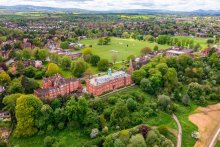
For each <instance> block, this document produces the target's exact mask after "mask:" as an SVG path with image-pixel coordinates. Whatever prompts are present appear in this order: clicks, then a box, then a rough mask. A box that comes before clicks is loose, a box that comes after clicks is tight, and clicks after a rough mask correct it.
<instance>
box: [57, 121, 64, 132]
mask: <svg viewBox="0 0 220 147" xmlns="http://www.w3.org/2000/svg"><path fill="white" fill-rule="evenodd" d="M58 129H59V130H63V129H64V123H63V122H60V123H59V124H58Z"/></svg>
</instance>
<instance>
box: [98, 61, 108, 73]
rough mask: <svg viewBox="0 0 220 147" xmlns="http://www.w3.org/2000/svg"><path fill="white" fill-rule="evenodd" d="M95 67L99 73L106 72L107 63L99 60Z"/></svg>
mask: <svg viewBox="0 0 220 147" xmlns="http://www.w3.org/2000/svg"><path fill="white" fill-rule="evenodd" d="M97 66H98V70H99V71H107V70H108V67H109V62H108V60H107V59H101V60H100V61H99V62H98V64H97Z"/></svg>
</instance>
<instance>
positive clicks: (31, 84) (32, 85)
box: [21, 76, 40, 94]
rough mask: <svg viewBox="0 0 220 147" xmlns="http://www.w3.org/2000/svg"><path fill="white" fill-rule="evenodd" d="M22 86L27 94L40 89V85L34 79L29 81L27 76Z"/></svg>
mask: <svg viewBox="0 0 220 147" xmlns="http://www.w3.org/2000/svg"><path fill="white" fill-rule="evenodd" d="M21 84H22V86H23V88H24V91H25V93H26V94H31V93H33V92H34V90H35V89H38V88H39V87H40V85H39V84H38V83H37V82H36V81H35V80H33V79H28V78H26V77H25V76H23V77H22V79H21Z"/></svg>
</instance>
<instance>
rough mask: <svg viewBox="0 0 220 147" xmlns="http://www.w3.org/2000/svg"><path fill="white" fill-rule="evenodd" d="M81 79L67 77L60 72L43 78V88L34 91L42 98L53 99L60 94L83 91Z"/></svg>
mask: <svg viewBox="0 0 220 147" xmlns="http://www.w3.org/2000/svg"><path fill="white" fill-rule="evenodd" d="M81 91H82V85H81V81H80V80H78V79H74V78H69V79H65V78H64V77H62V76H61V75H60V74H56V75H55V76H52V77H49V78H44V79H43V80H42V89H38V90H35V91H34V95H35V96H37V97H39V98H40V99H48V100H52V99H54V98H56V97H57V96H58V95H69V94H71V93H73V92H81Z"/></svg>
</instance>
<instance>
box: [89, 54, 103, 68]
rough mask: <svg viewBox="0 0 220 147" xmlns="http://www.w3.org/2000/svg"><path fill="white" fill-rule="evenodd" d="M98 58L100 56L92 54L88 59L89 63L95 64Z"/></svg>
mask: <svg viewBox="0 0 220 147" xmlns="http://www.w3.org/2000/svg"><path fill="white" fill-rule="evenodd" d="M100 59H101V58H100V57H99V56H98V55H92V56H91V59H90V63H91V64H92V66H97V64H98V62H99V61H100Z"/></svg>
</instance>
